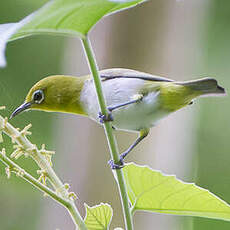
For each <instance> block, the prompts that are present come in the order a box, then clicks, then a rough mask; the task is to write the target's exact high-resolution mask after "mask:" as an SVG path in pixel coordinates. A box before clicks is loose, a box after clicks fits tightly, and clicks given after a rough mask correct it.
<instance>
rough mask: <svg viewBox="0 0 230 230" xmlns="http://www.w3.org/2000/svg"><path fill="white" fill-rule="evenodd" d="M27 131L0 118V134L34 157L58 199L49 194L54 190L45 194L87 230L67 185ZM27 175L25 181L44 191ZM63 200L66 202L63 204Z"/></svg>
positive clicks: (81, 227)
mask: <svg viewBox="0 0 230 230" xmlns="http://www.w3.org/2000/svg"><path fill="white" fill-rule="evenodd" d="M27 129H28V128H27ZM27 129H26V128H25V131H24V132H23V131H21V132H20V131H19V130H17V129H16V128H14V127H13V126H12V125H11V124H10V123H9V122H8V121H7V119H4V118H3V117H2V116H0V132H4V133H5V134H7V135H8V136H9V137H11V138H12V141H13V143H14V142H16V143H17V144H18V148H20V151H21V152H26V153H28V155H29V156H30V157H32V159H33V160H34V161H35V162H36V163H37V165H38V166H39V167H40V168H41V169H42V170H43V171H44V172H45V175H46V176H47V178H48V179H49V181H50V183H51V184H52V186H53V187H54V189H55V190H56V192H57V194H56V197H54V196H52V195H53V194H51V193H50V194H49V193H48V192H50V191H52V190H51V189H49V188H48V187H46V186H45V187H46V188H47V189H49V190H47V191H48V192H47V191H44V192H46V193H47V194H49V195H50V196H51V197H52V198H53V199H55V198H57V199H55V200H56V201H58V202H59V203H62V205H64V206H65V207H66V208H67V210H68V211H69V213H70V214H71V217H72V219H73V221H74V224H75V225H76V226H78V227H79V229H81V230H87V228H86V226H85V223H84V221H83V219H82V217H81V216H80V214H79V212H78V210H77V208H76V205H75V203H74V201H73V199H72V198H70V196H69V192H68V190H67V189H66V188H65V185H64V184H63V183H62V181H61V180H60V179H59V177H58V176H57V174H56V173H55V171H54V170H53V168H52V166H51V164H50V162H49V161H48V160H47V159H46V158H45V156H44V155H43V154H42V152H41V151H39V150H38V148H37V146H36V145H33V144H32V143H31V142H30V141H29V140H28V139H27V137H26V132H27ZM44 151H45V150H44ZM1 159H5V160H7V159H8V158H3V157H1ZM7 162H8V163H11V164H13V163H14V162H13V161H10V159H8V161H7ZM14 164H15V163H14ZM16 166H17V165H16ZM18 167H19V166H18ZM19 169H20V168H19ZM22 170H23V169H22ZM25 175H26V176H25V177H24V179H25V180H27V181H29V182H30V183H31V184H33V185H35V186H36V187H38V188H39V189H40V190H42V189H43V188H44V187H42V184H41V183H40V184H38V183H39V182H38V181H37V180H36V179H34V180H35V181H32V178H33V177H32V176H30V177H29V174H25ZM32 182H33V183H32ZM34 182H36V183H34ZM42 191H43V190H42ZM52 192H53V191H52ZM53 193H54V192H53ZM58 193H59V194H60V196H59V195H58ZM63 200H64V201H65V202H61V201H63Z"/></svg>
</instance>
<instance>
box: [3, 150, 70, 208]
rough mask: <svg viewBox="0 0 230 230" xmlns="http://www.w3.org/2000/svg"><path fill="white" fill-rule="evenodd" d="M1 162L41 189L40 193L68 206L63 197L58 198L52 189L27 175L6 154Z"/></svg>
mask: <svg viewBox="0 0 230 230" xmlns="http://www.w3.org/2000/svg"><path fill="white" fill-rule="evenodd" d="M0 161H2V162H3V163H4V164H5V165H6V166H7V167H8V170H9V172H8V173H10V172H14V173H15V174H16V175H18V176H20V177H21V178H23V179H24V180H26V181H27V182H29V183H30V184H32V185H33V186H34V187H36V188H37V189H39V190H40V191H42V192H44V193H45V194H47V195H49V196H50V197H51V198H52V199H54V200H55V201H58V202H59V203H60V204H61V205H63V206H66V205H67V204H68V200H65V199H63V198H62V197H60V196H58V195H57V194H56V193H55V192H53V191H52V190H51V189H50V188H48V187H47V186H45V185H44V184H42V183H41V182H39V181H38V180H36V179H35V178H34V177H33V176H31V175H30V174H29V173H27V172H26V171H25V170H24V169H22V168H21V167H19V166H18V165H17V164H16V163H14V162H13V161H12V160H10V159H9V158H8V157H7V156H6V155H5V154H3V153H0Z"/></svg>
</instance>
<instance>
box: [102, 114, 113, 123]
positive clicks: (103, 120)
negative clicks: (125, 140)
mask: <svg viewBox="0 0 230 230" xmlns="http://www.w3.org/2000/svg"><path fill="white" fill-rule="evenodd" d="M98 117H99V119H100V123H102V124H103V123H105V122H108V121H113V116H112V113H111V112H109V113H108V115H107V116H106V115H105V114H102V113H101V112H99V114H98Z"/></svg>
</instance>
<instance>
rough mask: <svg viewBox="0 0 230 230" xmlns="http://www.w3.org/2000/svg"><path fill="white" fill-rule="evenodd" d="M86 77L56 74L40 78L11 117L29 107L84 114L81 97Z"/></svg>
mask: <svg viewBox="0 0 230 230" xmlns="http://www.w3.org/2000/svg"><path fill="white" fill-rule="evenodd" d="M86 79H87V77H81V78H78V77H73V76H62V75H56V76H50V77H46V78H44V79H42V80H40V81H39V82H37V83H36V84H35V85H34V86H33V87H32V88H31V89H30V91H29V92H28V94H27V96H26V99H25V101H24V103H23V104H22V105H21V106H19V107H18V108H17V109H16V110H15V111H14V112H13V113H12V115H11V117H14V116H16V115H17V114H18V113H20V112H22V111H24V110H28V109H34V110H43V111H47V112H67V113H77V114H84V111H83V110H82V107H81V105H80V101H79V98H80V94H81V90H82V87H83V85H84V81H85V80H86Z"/></svg>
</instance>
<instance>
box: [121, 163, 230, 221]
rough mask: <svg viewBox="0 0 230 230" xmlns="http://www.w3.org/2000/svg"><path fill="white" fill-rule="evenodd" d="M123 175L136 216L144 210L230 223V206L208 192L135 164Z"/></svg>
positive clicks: (125, 170) (127, 168)
mask: <svg viewBox="0 0 230 230" xmlns="http://www.w3.org/2000/svg"><path fill="white" fill-rule="evenodd" d="M123 171H124V175H125V181H126V185H127V189H128V196H129V199H130V202H131V204H132V210H133V212H134V211H136V210H144V211H152V212H158V213H167V214H176V215H185V216H200V217H207V218H215V219H223V220H227V221H230V206H229V205H228V204H227V203H226V202H224V201H223V200H221V199H220V198H218V197H217V196H215V195H214V194H212V193H211V192H209V191H208V190H206V189H203V188H200V187H198V186H196V185H195V184H192V183H185V182H183V181H181V180H179V179H176V178H175V176H168V175H164V174H162V173H161V172H159V171H154V170H152V169H150V168H148V167H146V166H138V165H136V164H133V163H132V164H128V165H127V166H126V167H125V168H124V169H123Z"/></svg>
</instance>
